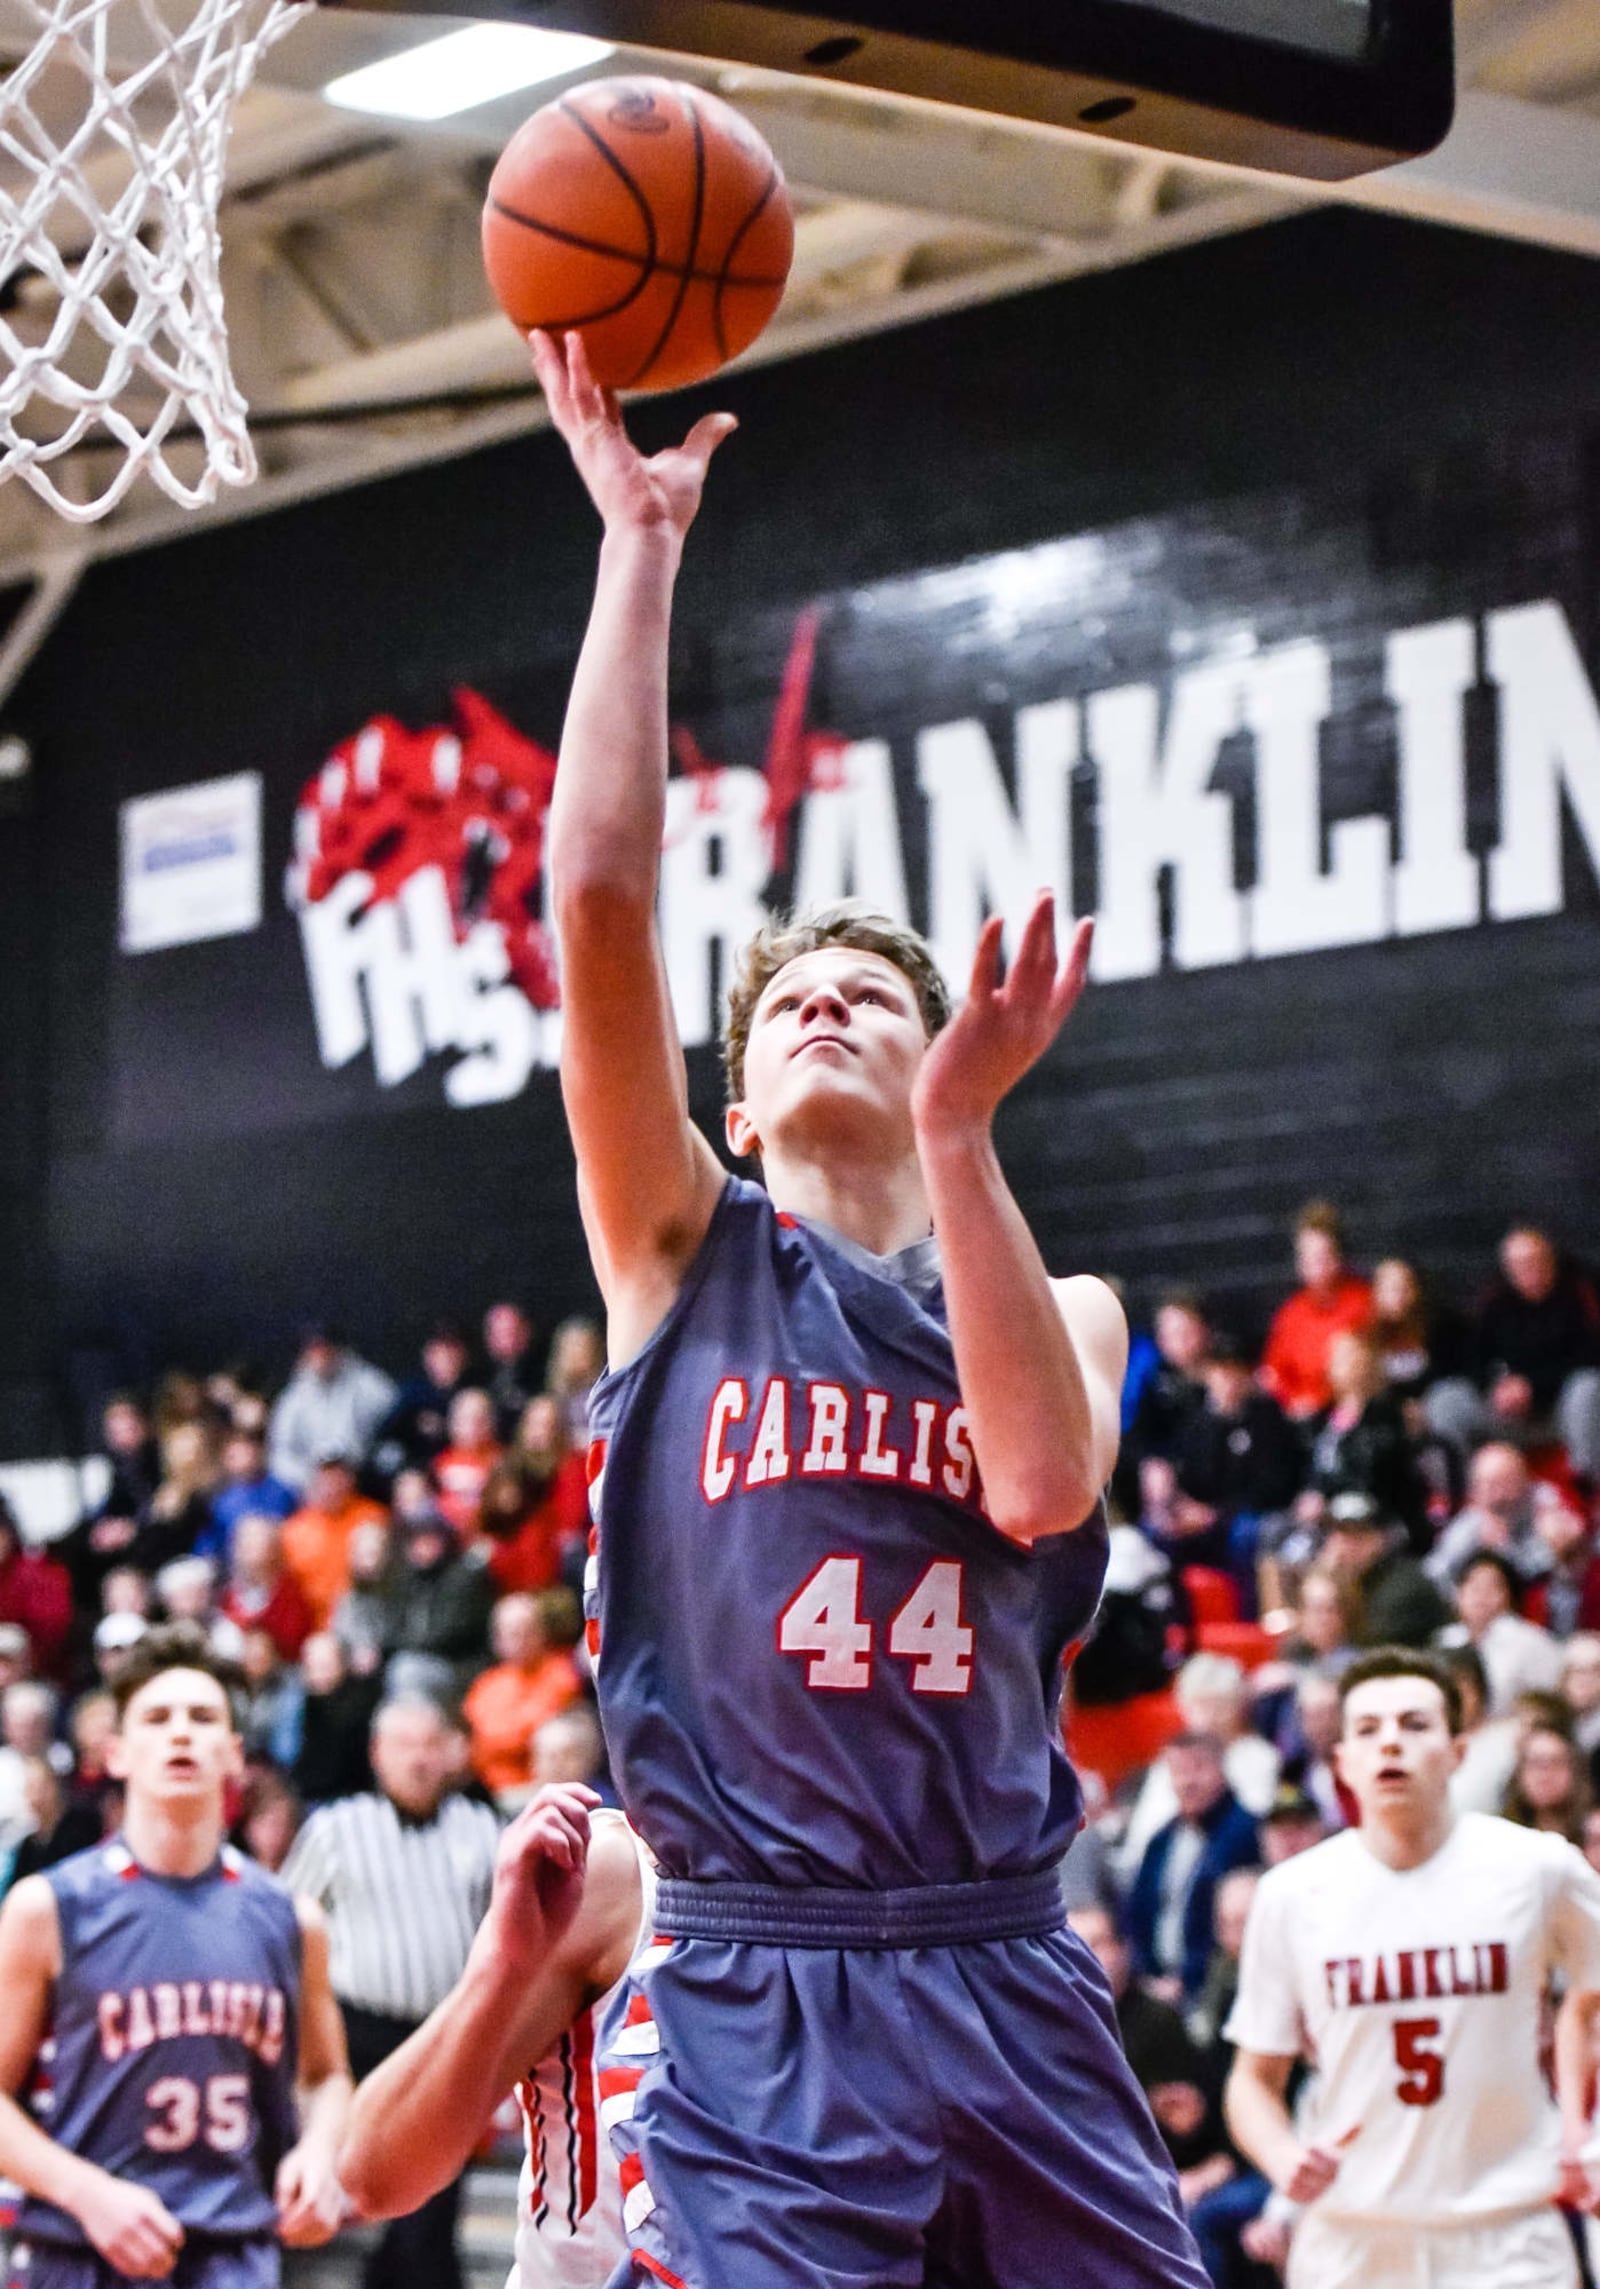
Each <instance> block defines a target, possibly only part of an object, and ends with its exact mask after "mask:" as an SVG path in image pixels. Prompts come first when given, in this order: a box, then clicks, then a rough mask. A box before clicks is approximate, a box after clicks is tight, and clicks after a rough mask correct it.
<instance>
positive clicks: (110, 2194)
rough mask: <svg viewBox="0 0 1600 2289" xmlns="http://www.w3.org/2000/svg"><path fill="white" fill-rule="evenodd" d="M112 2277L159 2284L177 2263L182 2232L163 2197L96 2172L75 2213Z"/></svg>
mask: <svg viewBox="0 0 1600 2289" xmlns="http://www.w3.org/2000/svg"><path fill="white" fill-rule="evenodd" d="M74 2214H75V2216H76V2217H77V2220H78V2223H79V2224H80V2225H81V2226H82V2228H83V2230H84V2232H85V2233H86V2234H87V2235H88V2236H89V2239H90V2240H91V2241H92V2242H93V2243H94V2246H95V2248H96V2249H97V2250H98V2251H99V2252H100V2255H101V2256H102V2257H103V2258H104V2259H105V2261H106V2263H107V2264H108V2265H109V2266H110V2268H111V2270H112V2272H113V2273H125V2274H127V2275H128V2276H129V2277H130V2279H132V2280H134V2281H160V2280H163V2279H164V2278H165V2277H166V2275H167V2274H169V2273H170V2272H171V2271H172V2268H173V2267H174V2265H176V2264H177V2262H178V2252H179V2250H180V2249H181V2248H182V2247H183V2228H182V2226H181V2225H180V2224H179V2223H178V2221H177V2219H176V2218H175V2217H174V2216H173V2214H172V2212H171V2211H170V2210H169V2209H168V2207H167V2205H166V2203H165V2202H164V2201H163V2200H162V2199H161V2196H160V2195H159V2194H153V2193H152V2192H151V2191H150V2189H149V2187H148V2186H130V2185H128V2184H126V2183H125V2182H124V2181H123V2180H122V2179H121V2178H114V2177H112V2176H111V2174H110V2172H109V2171H106V2170H98V2169H97V2170H95V2171H94V2173H93V2175H92V2176H91V2177H90V2178H89V2179H88V2181H87V2182H86V2184H85V2187H84V2191H83V2194H82V2197H81V2199H80V2200H79V2201H78V2203H77V2205H76V2209H75V2211H74Z"/></svg>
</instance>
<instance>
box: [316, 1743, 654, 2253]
mask: <svg viewBox="0 0 1600 2289" xmlns="http://www.w3.org/2000/svg"><path fill="white" fill-rule="evenodd" d="M589 1794H590V1792H589V1791H588V1790H581V1791H579V1790H574V1789H571V1788H567V1787H561V1788H559V1789H557V1788H551V1789H547V1790H543V1791H541V1792H540V1795H539V1796H537V1797H536V1798H535V1799H534V1801H533V1802H532V1803H531V1804H530V1805H529V1806H528V1807H527V1809H526V1810H525V1811H524V1812H522V1813H520V1814H519V1815H518V1817H517V1819H516V1820H515V1821H513V1823H512V1825H511V1826H510V1827H509V1828H508V1829H507V1830H506V1833H505V1836H504V1838H503V1839H502V1842H501V1846H500V1856H499V1859H498V1862H497V1864H496V1868H495V1889H494V1897H493V1899H492V1901H491V1903H490V1907H489V1912H488V1914H487V1916H485V1918H484V1920H483V1923H482V1924H481V1926H480V1927H479V1930H478V1935H477V1937H476V1939H475V1940H474V1941H473V1943H472V1951H471V1953H470V1955H469V1956H468V1958H467V1963H466V1968H465V1969H464V1971H463V1972H462V1974H461V1977H460V1979H459V1980H458V1981H457V1982H456V1985H455V1987H454V1989H453V1990H452V1991H451V1993H450V1994H449V1995H447V1996H446V1997H445V1999H444V2001H443V2002H442V2003H441V2004H440V2005H439V2007H438V2009H437V2010H436V2011H434V2012H433V2014H432V2016H431V2017H430V2018H428V2019H427V2020H426V2021H425V2022H424V2024H423V2025H422V2026H420V2027H419V2028H418V2029H417V2031H416V2033H415V2034H414V2035H411V2036H410V2037H408V2039H407V2040H406V2041H405V2042H404V2043H402V2044H401V2046H400V2048H399V2050H397V2051H396V2052H395V2053H394V2054H393V2055H392V2057H390V2058H387V2059H385V2060H384V2062H383V2064H382V2065H381V2066H380V2067H378V2068H377V2069H376V2070H375V2071H374V2072H373V2073H372V2074H370V2075H368V2077H367V2078H366V2080H365V2081H364V2082H363V2083H362V2085H361V2087H360V2089H359V2090H358V2091H357V2092H356V2100H355V2107H354V2109H353V2112H352V2115H351V2120H350V2130H349V2135H348V2137H347V2139H346V2142H345V2148H344V2152H343V2154H342V2156H341V2157H340V2172H341V2175H342V2177H343V2179H344V2183H345V2186H346V2189H347V2190H348V2192H349V2193H350V2195H351V2197H352V2199H353V2200H354V2201H355V2203H356V2205H357V2207H358V2208H359V2210H360V2211H361V2213H362V2215H363V2216H365V2217H370V2218H385V2217H404V2216H405V2215H406V2214H407V2213H408V2212H409V2211H411V2210H413V2209H416V2208H418V2207H419V2206H420V2204H421V2203H423V2202H425V2201H427V2200H428V2199H429V2197H430V2196H431V2195H433V2194H436V2193H437V2192H438V2191H439V2190H440V2188H441V2187H442V2186H447V2185H449V2183H450V2182H451V2180H452V2179H453V2178H456V2177H459V2176H460V2174H461V2172H462V2170H463V2169H464V2168H465V2167H466V2165H467V2163H468V2161H469V2160H470V2159H471V2156H472V2153H473V2151H474V2149H475V2148H476V2146H477V2144H478V2140H479V2139H480V2137H481V2136H482V2134H483V2131H484V2129H485V2127H486V2125H487V2124H488V2122H489V2120H490V2118H491V2116H492V2115H493V2113H494V2110H495V2108H496V2106H498V2104H499V2103H500V2100H501V2099H502V2098H503V2097H504V2096H505V2094H506V2092H507V2091H508V2090H510V2089H511V2088H512V2087H513V2085H514V2084H515V2083H516V2081H517V2079H518V2077H519V2076H521V2075H523V2074H526V2073H527V2072H528V2070H529V2068H530V2067H532V2066H533V2065H534V2064H536V2062H537V2061H538V2060H539V2059H541V2058H543V2056H544V2055H545V2053H546V2051H548V2050H549V2049H550V2047H551V2045H552V2044H553V2043H554V2042H555V2041H556V2040H557V2039H558V2037H559V2036H560V2035H562V2034H563V2033H564V2032H565V2030H566V2029H567V2028H568V2027H569V2026H570V2025H571V2023H572V2021H573V2019H574V2017H575V2016H576V2015H577V2013H578V2011H579V2010H580V2009H582V2007H583V2006H584V2005H585V2003H587V2002H588V2001H589V2000H591V1999H592V1997H593V1996H594V1995H596V1994H599V1993H603V1992H604V1990H605V1989H606V1988H607V1987H609V1986H610V1985H612V1983H613V1982H614V1981H615V1980H616V1979H618V1978H620V1977H621V1975H622V1972H623V1971H624V1970H625V1969H626V1967H627V1962H628V1958H629V1956H630V1955H631V1954H632V1952H633V1946H634V1940H635V1936H636V1934H637V1932H638V1928H639V1913H640V1904H641V1903H640V1895H639V1862H638V1855H637V1852H636V1849H635V1847H634V1844H633V1841H632V1839H631V1837H630V1836H629V1835H628V1833H627V1831H626V1829H625V1828H624V1827H623V1826H622V1824H621V1822H620V1821H614V1822H612V1821H608V1822H607V1823H605V1824H604V1825H603V1826H602V1827H601V1828H599V1829H597V1830H596V1831H595V1832H594V1835H593V1838H592V1841H591V1842H590V1844H589V1846H588V1858H587V1865H585V1860H584V1857H583V1852H582V1849H581V1843H580V1836H581V1834H582V1833H586V1831H587V1818H588V1813H587V1800H588V1798H589ZM563 1853H567V1854H571V1855H573V1858H572V1861H571V1864H570V1865H568V1864H566V1863H564V1862H563V1861H562V1859H561V1858H560V1855H561V1854H563ZM568 1913H570V1917H571V1921H570V1922H569V1923H567V1924H566V1925H565V1926H564V1927H563V1924H562V1921H561V1918H562V1916H563V1915H564V1914H568Z"/></svg>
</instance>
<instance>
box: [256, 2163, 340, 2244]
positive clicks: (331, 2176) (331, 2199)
mask: <svg viewBox="0 0 1600 2289" xmlns="http://www.w3.org/2000/svg"><path fill="white" fill-rule="evenodd" d="M272 2194H273V2199H274V2201H276V2203H277V2205H278V2239H279V2240H280V2241H281V2242H282V2243H283V2244H284V2245H285V2247H286V2248H289V2249H320V2248H321V2247H322V2244H323V2243H324V2242H325V2241H331V2240H332V2239H333V2237H334V2235H335V2234H336V2233H337V2232H338V2230H339V2228H340V2226H341V2225H343V2223H344V2221H345V2219H346V2217H347V2216H348V2215H349V2214H350V2204H349V2201H348V2200H347V2199H346V2196H345V2190H344V2188H343V2186H341V2185H340V2183H339V2178H338V2173H337V2171H336V2170H335V2169H334V2166H333V2156H332V2155H331V2154H330V2153H328V2152H326V2151H325V2150H324V2148H323V2147H322V2145H321V2144H320V2143H319V2142H317V2141H315V2140H312V2139H307V2138H302V2139H301V2141H300V2143H299V2145H298V2146H291V2147H290V2149H289V2151H288V2153H287V2154H285V2156H284V2157H283V2160H282V2161H281V2162H280V2163H279V2164H278V2175H277V2179H276V2181H275V2183H274V2185H273V2189H272Z"/></svg>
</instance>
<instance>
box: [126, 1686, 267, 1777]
mask: <svg viewBox="0 0 1600 2289" xmlns="http://www.w3.org/2000/svg"><path fill="white" fill-rule="evenodd" d="M243 1764H244V1749H243V1745H242V1743H241V1742H240V1739H239V1736H238V1734H237V1733H236V1732H235V1731H234V1729H233V1716H232V1712H231V1711H230V1709H229V1707H228V1696H227V1694H226V1693H225V1692H224V1691H223V1689H222V1687H221V1686H220V1685H219V1684H218V1683H217V1681H216V1679H215V1678H214V1677H208V1676H207V1675H206V1674H205V1672H204V1671H203V1670H200V1669H167V1670H163V1672H162V1673H161V1675H160V1676H159V1677H152V1678H151V1680H150V1682H149V1684H148V1685H141V1686H140V1688H139V1690H138V1692H137V1693H135V1695H134V1696H133V1699H132V1700H131V1701H130V1702H129V1703H128V1706H127V1708H126V1709H125V1710H124V1711H123V1716H122V1723H121V1725H120V1727H119V1728H118V1730H117V1731H116V1732H115V1733H114V1734H113V1735H112V1737H111V1740H110V1741H109V1743H108V1744H107V1751H106V1766H107V1769H108V1771H109V1772H110V1773H111V1774H112V1776H113V1778H114V1779H117V1780H122V1781H125V1782H126V1783H127V1787H128V1794H129V1797H130V1799H138V1800H142V1801H143V1802H145V1803H150V1804H163V1805H165V1804H170V1805H172V1806H173V1807H174V1808H177V1807H179V1806H181V1805H187V1806H190V1807H195V1806H209V1805H215V1806H216V1807H218V1808H219V1809H220V1807H221V1803H222V1794H223V1788H224V1785H225V1783H226V1782H227V1781H228V1780H230V1779H231V1778H232V1777H233V1775H234V1774H236V1773H237V1772H239V1771H240V1770H242V1768H243Z"/></svg>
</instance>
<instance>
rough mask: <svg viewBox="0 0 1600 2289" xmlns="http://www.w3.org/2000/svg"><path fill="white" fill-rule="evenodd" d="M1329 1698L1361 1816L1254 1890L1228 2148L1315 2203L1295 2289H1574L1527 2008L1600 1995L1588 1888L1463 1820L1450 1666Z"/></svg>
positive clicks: (1232, 2029) (1303, 2227)
mask: <svg viewBox="0 0 1600 2289" xmlns="http://www.w3.org/2000/svg"><path fill="white" fill-rule="evenodd" d="M1341 1694H1342V1699H1343V1704H1344V1721H1343V1732H1342V1736H1341V1739H1340V1741H1339V1744H1338V1747H1337V1750H1336V1752H1335V1753H1336V1756H1337V1759H1338V1767H1339V1773H1340V1777H1341V1778H1342V1779H1343V1781H1344V1782H1345V1785H1346V1786H1347V1787H1348V1788H1349V1789H1350V1791H1351V1793H1352V1794H1353V1795H1354V1797H1355V1799H1356V1803H1357V1804H1358V1806H1359V1807H1360V1813H1361V1820H1360V1825H1359V1827H1356V1828H1352V1829H1347V1830H1346V1831H1345V1833H1344V1834H1343V1835H1339V1836H1334V1837H1331V1838H1330V1839H1329V1840H1328V1841H1327V1842H1326V1843H1325V1844H1318V1845H1316V1846H1314V1847H1313V1849H1312V1850H1311V1851H1309V1852H1303V1853H1301V1854H1300V1856H1299V1858H1298V1859H1294V1860H1289V1861H1286V1862H1285V1863H1284V1864H1283V1865H1282V1866H1281V1867H1278V1868H1273V1869H1271V1870H1269V1872H1268V1873H1267V1874H1266V1875H1265V1876H1264V1877H1263V1878H1262V1880H1261V1884H1260V1887H1259V1889H1258V1891H1257V1893H1256V1898H1255V1903H1254V1906H1253V1907H1252V1909H1251V1913H1250V1921H1249V1925H1248V1927H1247V1930H1246V1933H1245V1942H1244V1952H1243V1956H1242V1959H1241V1964H1240V1974H1239V1994H1238V2000H1237V2002H1236V2003H1235V2005H1234V2008H1233V2013H1232V2016H1231V2017H1230V2019H1229V2021H1228V2025H1227V2028H1226V2033H1227V2035H1228V2038H1229V2040H1231V2041H1232V2042H1233V2043H1235V2044H1236V2045H1237V2046H1238V2052H1237V2057H1236V2059H1235V2063H1234V2069H1233V2074H1232V2077H1231V2079H1230V2081H1229V2085H1228V2096H1227V2108H1228V2121H1229V2125H1230V2127H1231V2128H1232V2131H1233V2135H1234V2138H1235V2139H1236V2141H1237V2142H1238V2144H1239V2145H1240V2147H1242V2148H1243V2150H1244V2151H1245V2152H1246V2153H1247V2154H1249V2155H1250V2156H1251V2157H1252V2158H1253V2159H1254V2160H1255V2161H1256V2163H1257V2164H1258V2165H1259V2167H1260V2168H1261V2169H1262V2170H1263V2171H1264V2172H1265V2173H1266V2175H1267V2176H1268V2177H1269V2178H1270V2179H1271V2180H1272V2182H1273V2184H1274V2185H1275V2186H1277V2187H1278V2188H1279V2189H1280V2191H1282V2192H1283V2193H1285V2194H1287V2195H1288V2196H1289V2197H1290V2199H1291V2200H1293V2201H1295V2202H1300V2203H1304V2204H1306V2205H1308V2206H1307V2207H1306V2210H1305V2214H1304V2215H1303V2217H1302V2218H1301V2220H1300V2223H1299V2225H1298V2227H1297V2229H1296V2232H1295V2237H1294V2241H1293V2245H1292V2247H1291V2250H1290V2256H1289V2276H1288V2277H1289V2284H1290V2289H1575V2284H1576V2282H1577V2279H1578V2273H1577V2265H1576V2260H1575V2258H1574V2254H1573V2246H1572V2239H1571V2236H1570V2234H1569V2232H1568V2229H1567V2226H1566V2223H1565V2221H1564V2219H1563V2218H1562V2216H1561V2214H1560V2212H1559V2211H1558V2210H1557V2209H1556V2207H1555V2206H1554V2204H1555V2201H1556V2197H1557V2193H1558V2190H1570V2187H1571V2185H1572V2176H1571V2173H1570V2172H1568V2171H1567V2170H1566V2169H1565V2168H1564V2166H1563V2156H1562V2142H1561V2129H1560V2121H1559V2119H1558V2115H1557V2111H1556V2107H1555V2105H1554V2104H1553V2103H1552V2101H1551V2098H1550V2094H1549V2091H1548V2088H1547V2086H1546V2083H1545V2079H1544V2076H1543V2074H1542V2072H1541V2068H1540V2060H1539V2047H1540V2046H1539V2032H1540V2007H1541V2004H1542V2002H1543V1999H1544V1996H1545V1993H1546V1989H1547V1987H1548V1984H1549V1981H1550V1979H1551V1976H1552V1974H1553V1973H1559V1974H1560V1975H1562V1976H1563V1977H1564V1978H1565V1980H1566V1982H1567V1985H1568V1989H1569V1992H1570V1993H1572V1994H1573V1995H1575V1996H1578V1997H1582V1998H1585V1999H1587V1998H1589V1997H1591V1996H1593V1994H1594V1992H1595V1990H1597V1989H1600V1876H1597V1875H1596V1874H1595V1872H1594V1870H1593V1869H1592V1868H1590V1866H1589V1865H1588V1863H1587V1862H1586V1861H1585V1860H1584V1858H1583V1857H1582V1855H1581V1854H1580V1853H1578V1852H1577V1851H1575V1850H1574V1849H1573V1847H1572V1846H1571V1845H1570V1844H1568V1843H1567V1842H1566V1841H1565V1840H1564V1838H1562V1837H1560V1836H1553V1835H1548V1834H1545V1833H1541V1832H1539V1831H1536V1830H1533V1829H1527V1828H1515V1827H1513V1826H1512V1825H1511V1824H1510V1823H1509V1822H1508V1821H1504V1820H1496V1819H1493V1818H1491V1817H1490V1816H1489V1815H1488V1814H1486V1813H1476V1812H1470V1813H1466V1814H1464V1815H1462V1816H1461V1817H1459V1818H1458V1817H1456V1815H1455V1814H1454V1813H1453V1812H1452V1810H1451V1806H1450V1798H1449V1782H1450V1775H1451V1774H1452V1772H1454V1770H1455V1768H1456V1766H1457V1764H1458V1763H1459V1762H1460V1758H1461V1741H1460V1737H1459V1731H1458V1728H1459V1724H1460V1702H1459V1698H1458V1696H1457V1692H1456V1686H1455V1680H1454V1678H1453V1677H1452V1676H1451V1674H1450V1672H1449V1671H1448V1670H1447V1669H1446V1668H1445V1667H1444V1665H1443V1664H1442V1663H1441V1662H1438V1661H1435V1660H1434V1659H1432V1658H1431V1657H1430V1656H1429V1655H1427V1654H1419V1653H1410V1652H1405V1651H1402V1650H1400V1649H1398V1648H1396V1649H1392V1650H1384V1651H1380V1652H1376V1653H1371V1654H1368V1655H1365V1656H1363V1657H1362V1658H1361V1659H1360V1660H1358V1661H1356V1662H1354V1663H1353V1664H1352V1665H1351V1667H1350V1668H1349V1669H1348V1670H1347V1671H1346V1672H1345V1675H1344V1678H1343V1680H1342V1684H1341ZM1301 2057H1309V2058H1310V2059H1311V2060H1313V2061H1314V2063H1315V2066H1316V2069H1317V2083H1316V2089H1315V2094H1314V2097H1313V2099H1312V2102H1311V2105H1310V2107H1309V2109H1308V2112H1309V2115H1310V2121H1309V2123H1302V2124H1301V2125H1300V2126H1299V2127H1297V2126H1296V2124H1295V2123H1294V2122H1293V2121H1292V2120H1291V2117H1290V2114H1289V2111H1288V2108H1287V2106H1286V2104H1285V2091H1286V2087H1287V2084H1288V2079H1289V2075H1290V2072H1291V2069H1292V2068H1293V2066H1294V2063H1295V2061H1296V2059H1297V2058H1301ZM1308 2129H1309V2132H1310V2135H1309V2137H1308V2136H1307V2135H1306V2132H1307V2130H1308Z"/></svg>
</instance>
